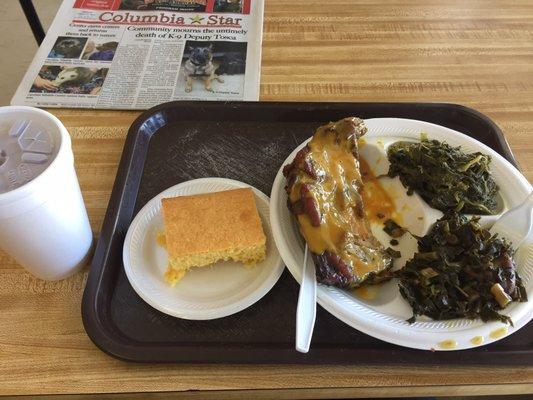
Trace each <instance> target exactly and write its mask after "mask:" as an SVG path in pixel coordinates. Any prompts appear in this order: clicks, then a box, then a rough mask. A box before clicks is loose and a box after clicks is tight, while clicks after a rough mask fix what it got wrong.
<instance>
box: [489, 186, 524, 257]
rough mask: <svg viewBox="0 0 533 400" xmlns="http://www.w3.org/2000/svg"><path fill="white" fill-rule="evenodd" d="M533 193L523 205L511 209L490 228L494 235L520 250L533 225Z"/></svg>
mask: <svg viewBox="0 0 533 400" xmlns="http://www.w3.org/2000/svg"><path fill="white" fill-rule="evenodd" d="M532 214H533V192H531V193H530V194H529V195H528V196H527V197H526V199H525V200H524V201H523V202H522V204H520V205H518V206H516V207H514V208H511V209H510V210H509V211H507V212H506V213H504V214H503V215H502V216H501V217H500V218H499V219H498V220H497V221H496V222H495V223H494V225H492V228H490V232H491V233H492V234H494V233H497V234H498V236H500V237H502V238H505V239H507V240H508V241H509V242H510V243H511V245H512V246H513V247H514V248H515V249H518V248H519V247H520V245H521V244H522V243H523V242H524V241H525V240H526V239H528V237H529V235H530V233H531V231H532V225H533V216H532Z"/></svg>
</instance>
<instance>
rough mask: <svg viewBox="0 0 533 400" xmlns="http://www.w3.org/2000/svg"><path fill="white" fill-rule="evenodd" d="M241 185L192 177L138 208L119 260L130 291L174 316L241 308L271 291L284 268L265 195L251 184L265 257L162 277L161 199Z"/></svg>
mask: <svg viewBox="0 0 533 400" xmlns="http://www.w3.org/2000/svg"><path fill="white" fill-rule="evenodd" d="M243 187H250V185H247V184H245V183H242V182H238V181H234V180H231V179H222V178H204V179H196V180H192V181H188V182H184V183H180V184H178V185H175V186H172V187H171V188H169V189H167V190H165V191H163V192H162V193H160V194H158V195H157V196H156V197H154V198H153V199H151V200H150V201H149V202H148V203H147V204H146V205H145V206H144V207H143V208H142V209H141V211H139V213H138V214H137V216H136V217H135V219H134V220H133V222H132V223H131V225H130V227H129V229H128V233H127V235H126V239H125V241H124V249H123V260H124V269H125V271H126V275H127V277H128V279H129V281H130V283H131V285H132V286H133V289H135V291H136V292H137V294H138V295H139V296H140V297H141V298H142V299H143V300H144V301H146V302H147V303H148V304H150V305H151V306H152V307H154V308H156V309H157V310H159V311H161V312H164V313H165V314H169V315H172V316H174V317H179V318H184V319H195V320H207V319H214V318H221V317H225V316H228V315H231V314H234V313H236V312H239V311H241V310H244V309H245V308H247V307H249V306H251V305H252V304H254V303H255V302H256V301H258V300H259V299H261V298H262V297H263V296H264V295H265V294H267V293H268V292H269V291H270V289H272V287H273V286H274V284H275V283H276V282H277V281H278V279H279V277H280V276H281V273H282V272H283V269H284V268H285V266H284V265H283V262H282V260H281V257H280V255H279V252H278V250H277V249H276V246H275V245H274V243H273V241H272V230H271V227H270V220H269V199H268V197H267V196H266V195H265V194H263V193H262V192H260V191H259V190H257V189H255V188H253V187H252V190H253V192H254V195H255V202H256V204H257V209H258V211H259V216H260V217H261V221H262V223H263V229H264V231H265V235H266V237H267V243H266V245H267V256H266V259H265V261H263V262H262V263H260V264H257V265H255V266H254V267H251V268H247V267H245V266H243V265H242V264H240V263H236V262H232V261H226V262H219V263H216V264H215V265H213V266H212V267H203V268H193V269H191V270H190V271H189V272H187V274H185V276H184V277H183V279H182V280H180V281H179V282H178V283H177V284H176V286H174V287H170V286H169V285H168V284H167V283H166V282H165V280H164V279H163V275H164V273H165V271H166V268H167V259H168V257H167V252H166V250H165V249H164V248H162V247H160V246H159V245H158V244H157V242H156V238H157V233H158V232H162V231H163V216H162V213H161V199H162V198H164V197H175V196H186V195H192V194H199V193H209V192H217V191H222V190H230V189H236V188H243Z"/></svg>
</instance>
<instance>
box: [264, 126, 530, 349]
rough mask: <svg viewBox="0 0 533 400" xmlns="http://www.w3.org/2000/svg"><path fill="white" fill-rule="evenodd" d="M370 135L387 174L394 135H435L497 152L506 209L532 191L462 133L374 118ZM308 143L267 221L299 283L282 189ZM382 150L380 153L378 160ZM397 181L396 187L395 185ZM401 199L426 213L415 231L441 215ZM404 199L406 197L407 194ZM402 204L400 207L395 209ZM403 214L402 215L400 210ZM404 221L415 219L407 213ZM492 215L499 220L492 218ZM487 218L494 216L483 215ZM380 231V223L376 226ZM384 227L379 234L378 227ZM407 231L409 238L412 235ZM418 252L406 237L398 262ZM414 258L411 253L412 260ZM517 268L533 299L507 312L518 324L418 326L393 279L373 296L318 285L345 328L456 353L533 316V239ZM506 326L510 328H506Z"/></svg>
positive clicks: (299, 259)
mask: <svg viewBox="0 0 533 400" xmlns="http://www.w3.org/2000/svg"><path fill="white" fill-rule="evenodd" d="M365 123H366V125H367V127H368V133H367V135H365V142H366V143H367V144H366V145H364V146H363V147H362V149H361V156H362V157H363V158H365V160H366V161H367V162H368V163H369V164H370V167H371V168H372V169H374V170H380V171H381V172H383V171H384V172H385V173H386V171H387V170H388V161H387V157H386V152H385V149H386V147H387V144H390V143H391V142H395V141H397V140H420V133H422V132H424V133H426V134H427V135H428V137H429V138H430V139H437V140H441V141H446V142H448V143H449V144H451V145H454V146H462V148H463V150H464V151H465V152H475V151H481V152H483V153H484V154H488V155H490V156H491V157H492V163H491V172H492V175H493V177H494V179H495V181H496V182H497V184H498V185H499V187H500V194H501V197H502V199H501V201H500V203H501V206H502V207H501V212H504V211H505V210H507V209H509V208H511V207H513V206H515V205H517V204H519V203H521V202H522V201H523V200H524V199H525V197H526V196H527V195H528V194H529V193H530V192H531V190H532V189H531V185H530V184H529V182H528V181H527V180H526V179H525V178H524V177H523V176H522V175H521V174H520V172H518V171H517V170H516V168H514V167H513V166H512V165H511V164H510V163H509V162H508V161H507V160H505V159H504V158H503V157H501V156H500V155H499V154H498V153H496V152H495V151H494V150H492V149H491V148H489V147H487V146H485V145H484V144H482V143H480V142H478V141H476V140H474V139H472V138H471V137H469V136H466V135H464V134H462V133H459V132H457V131H454V130H451V129H448V128H444V127H442V126H438V125H434V124H430V123H427V122H422V121H415V120H407V119H397V118H376V119H369V120H366V121H365ZM306 143H307V141H306V142H304V143H302V144H301V145H300V146H299V147H298V148H296V149H295V150H294V151H293V152H292V153H291V155H289V157H287V159H286V160H285V162H284V163H283V165H282V166H281V168H280V170H279V172H278V174H277V176H276V179H275V181H274V185H273V187H272V194H271V204H272V206H271V213H270V221H271V225H272V227H273V234H274V240H275V242H276V245H277V247H278V249H279V251H280V254H281V256H282V258H283V261H284V262H285V264H286V265H287V267H288V268H289V270H290V272H291V273H292V275H293V276H294V277H295V278H296V280H297V281H298V282H300V280H301V271H302V263H303V253H304V244H303V241H302V239H301V237H300V234H299V232H298V228H297V226H296V224H295V223H294V221H293V217H292V215H291V214H290V213H289V211H288V209H287V196H286V194H285V190H284V185H285V178H284V177H283V173H282V169H283V166H284V165H286V164H288V163H289V162H292V160H293V159H294V156H295V155H296V153H297V152H298V151H299V150H300V149H301V148H302V147H303V146H304V145H305V144H306ZM380 155H381V156H382V157H381V158H380ZM389 184H390V185H392V186H393V187H394V189H395V192H396V193H398V187H400V190H402V191H405V189H403V187H402V186H401V183H394V182H389ZM398 185H399V186H398ZM400 197H402V198H403V199H404V201H409V202H411V203H410V207H408V209H410V210H411V211H410V212H419V213H421V214H420V216H423V217H424V220H422V222H421V224H422V225H421V226H417V227H416V229H421V230H424V229H427V228H428V227H429V226H430V225H431V223H432V222H434V221H435V220H436V219H437V218H438V217H439V215H440V212H438V211H437V210H433V209H431V207H429V206H428V205H427V204H426V203H425V202H424V201H423V200H422V199H421V198H419V197H418V196H417V195H414V196H400ZM406 197H407V199H405V198H406ZM396 208H397V209H398V207H396ZM400 214H402V212H400ZM403 217H404V218H403V220H404V222H406V221H408V220H410V219H411V220H417V221H418V218H409V216H408V215H403ZM492 219H494V218H492ZM485 222H486V223H490V222H491V218H490V217H489V218H486V219H485ZM373 228H375V227H373ZM373 231H374V233H375V234H376V236H377V237H378V239H380V241H381V242H382V243H383V244H384V245H385V247H389V243H388V241H389V240H390V238H388V237H387V236H386V235H384V234H383V232H382V229H381V228H380V229H373ZM378 231H379V232H378ZM407 236H409V235H404V237H407ZM415 249H416V241H414V240H409V239H408V238H405V239H404V238H402V240H401V241H400V246H399V250H400V251H401V252H402V259H400V260H399V261H400V262H403V263H405V260H406V258H407V257H406V256H407V255H408V254H409V253H411V254H412V253H413V252H414V250H415ZM409 258H410V257H409ZM517 263H518V270H519V273H520V275H521V276H522V279H523V281H524V285H525V286H526V289H527V293H528V296H529V298H530V299H531V300H530V301H529V302H527V303H513V304H512V305H510V306H509V307H508V308H507V309H505V310H504V313H505V314H507V315H509V316H511V318H512V320H513V322H514V328H513V327H510V326H509V327H507V325H504V324H502V323H501V322H490V323H483V322H482V321H480V320H468V319H456V320H449V321H433V320H431V319H429V318H427V319H424V318H419V319H418V321H417V322H416V323H414V324H409V323H407V322H406V319H407V318H409V317H411V316H412V311H411V308H410V307H409V305H408V303H407V302H406V301H405V300H404V299H403V298H402V297H401V295H400V294H399V291H398V286H397V282H396V280H392V281H390V282H387V283H386V284H384V285H383V287H382V288H381V289H380V290H379V292H378V296H377V297H376V298H374V299H372V300H364V299H361V298H359V297H356V296H355V295H353V294H352V293H351V292H349V291H345V290H341V289H337V288H334V287H329V286H325V285H319V287H318V291H317V301H318V303H319V304H320V305H321V306H322V307H324V308H325V309H326V310H327V311H329V312H330V313H331V314H333V315H334V316H336V317H337V318H339V319H340V320H341V321H344V322H345V323H347V324H348V325H350V326H352V327H354V328H356V329H358V330H360V331H362V332H364V333H366V334H368V335H371V336H374V337H376V338H378V339H381V340H384V341H387V342H390V343H395V344H398V345H402V346H406V347H412V348H417V349H426V350H433V349H434V350H459V349H466V348H471V347H476V346H479V345H480V344H479V343H476V344H474V343H472V340H474V338H476V337H478V336H480V337H482V338H483V343H482V344H488V343H491V342H494V341H496V340H498V339H501V338H503V337H505V336H507V335H509V334H511V333H513V332H515V331H517V330H518V329H520V328H521V327H522V326H524V325H526V324H527V323H528V322H529V321H530V320H531V319H532V317H533V244H532V243H528V244H526V245H524V246H521V248H520V250H519V251H518V253H517ZM504 327H507V328H508V329H507V330H505V329H501V328H504ZM447 341H453V342H456V345H455V347H454V348H453V349H452V348H443V347H444V346H443V342H444V343H446V342H447Z"/></svg>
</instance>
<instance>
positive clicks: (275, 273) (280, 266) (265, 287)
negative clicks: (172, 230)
mask: <svg viewBox="0 0 533 400" xmlns="http://www.w3.org/2000/svg"><path fill="white" fill-rule="evenodd" d="M204 183H221V184H226V185H228V186H232V187H233V188H248V187H249V188H251V189H252V191H253V193H254V197H255V198H256V199H260V201H262V202H264V203H265V204H266V205H267V206H268V207H267V208H268V214H269V215H270V198H269V197H268V196H267V195H266V194H264V193H263V192H262V191H260V190H259V189H257V188H255V187H254V186H252V185H249V184H247V183H244V182H241V181H237V180H234V179H229V178H219V177H205V178H198V179H191V180H188V181H184V182H180V183H177V184H175V185H172V186H170V187H168V188H166V189H164V190H163V191H161V192H160V193H158V194H157V195H155V196H154V197H152V198H151V199H150V200H148V201H147V202H146V204H145V205H144V206H143V207H142V208H141V209H140V210H139V212H138V213H137V215H135V217H134V218H133V220H132V222H131V223H130V225H129V227H128V231H127V233H126V236H125V238H124V244H123V246H122V264H123V268H124V272H125V273H126V277H127V279H128V282H129V283H130V285H131V286H132V288H133V290H134V291H135V293H137V295H138V296H139V297H140V298H141V299H142V300H143V301H144V302H146V303H147V304H148V305H150V306H151V307H153V308H154V309H156V310H158V311H160V312H162V313H164V314H167V315H170V316H172V317H176V318H181V319H186V320H196V321H208V320H213V319H218V318H223V317H227V316H230V315H233V314H236V313H238V312H240V311H243V310H245V309H247V308H249V307H250V306H252V305H254V304H255V303H257V302H258V301H259V300H261V299H262V298H263V297H264V296H265V295H267V294H268V293H269V292H270V290H272V288H273V287H274V285H275V284H276V283H277V282H278V280H279V278H280V277H281V275H282V273H283V271H284V270H285V264H284V263H283V259H282V258H281V254H280V253H279V250H278V248H277V246H276V245H275V241H274V238H273V235H272V237H271V238H270V241H271V249H272V250H271V251H274V252H275V253H277V254H275V256H276V255H277V257H276V258H277V259H276V260H275V262H273V263H272V267H271V272H270V274H269V275H267V278H266V279H265V280H264V282H263V283H262V284H261V285H260V286H259V287H258V288H257V289H256V290H255V291H253V292H250V294H248V295H247V296H245V297H244V298H241V299H240V300H238V302H234V303H231V304H228V305H224V306H222V307H217V308H211V309H208V310H193V311H191V312H190V313H187V312H183V310H176V309H174V308H172V307H167V306H166V305H162V304H159V303H158V301H156V300H155V299H153V298H151V297H150V296H148V295H147V294H146V293H145V292H144V290H143V289H142V285H139V284H138V283H137V281H136V279H135V277H134V273H133V270H132V261H131V255H130V251H131V240H132V236H133V233H134V231H135V228H136V227H137V225H139V223H140V221H141V219H142V218H143V217H144V216H145V214H147V213H149V212H150V211H151V209H152V208H153V207H154V205H156V204H157V202H158V201H159V202H160V200H161V198H163V197H164V196H165V194H166V193H171V192H174V191H175V190H177V189H180V188H186V187H189V186H195V185H201V184H204ZM228 190H231V189H229V188H228ZM204 193H209V192H204ZM258 211H259V210H258ZM158 213H160V211H159V212H156V213H154V216H152V218H151V219H153V218H154V217H155V216H156V215H157V214H158ZM269 215H265V219H266V220H268V223H270V218H269ZM270 229H271V230H272V227H270ZM267 251H268V250H267ZM140 268H143V267H140ZM235 304H239V305H238V306H235Z"/></svg>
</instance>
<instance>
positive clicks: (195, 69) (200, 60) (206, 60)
mask: <svg viewBox="0 0 533 400" xmlns="http://www.w3.org/2000/svg"><path fill="white" fill-rule="evenodd" d="M187 50H188V52H189V57H188V59H187V61H185V64H184V66H183V73H184V75H185V78H186V86H185V91H186V92H187V93H189V92H191V91H192V89H193V80H194V79H200V80H202V81H203V83H204V88H205V90H207V91H209V92H212V91H213V86H212V85H213V81H214V80H217V81H218V82H220V83H224V81H223V80H222V78H220V77H219V76H218V75H216V74H215V70H216V67H215V66H214V64H213V43H210V44H209V45H207V46H204V45H197V46H188V48H187Z"/></svg>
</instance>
